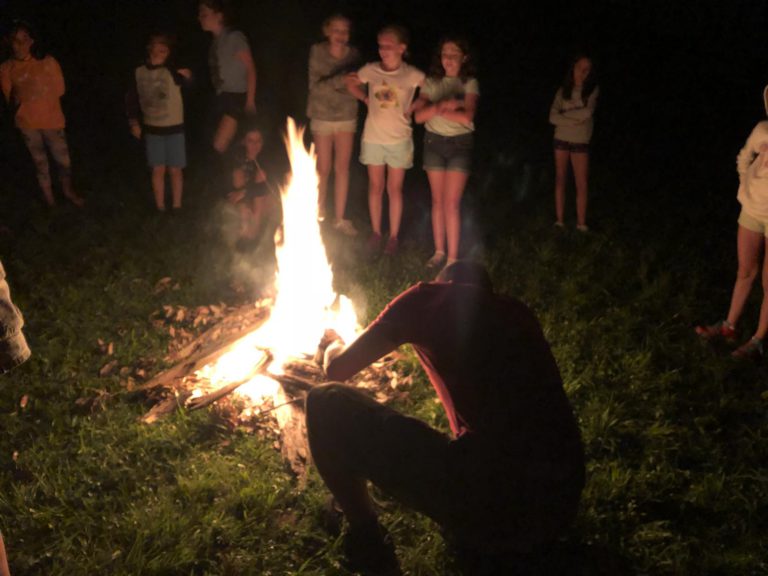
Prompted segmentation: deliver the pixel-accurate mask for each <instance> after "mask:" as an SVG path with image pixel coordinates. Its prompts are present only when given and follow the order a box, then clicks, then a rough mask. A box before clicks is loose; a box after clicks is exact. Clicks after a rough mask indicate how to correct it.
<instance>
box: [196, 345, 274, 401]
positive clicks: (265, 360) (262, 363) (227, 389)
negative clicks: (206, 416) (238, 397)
mask: <svg viewBox="0 0 768 576" xmlns="http://www.w3.org/2000/svg"><path fill="white" fill-rule="evenodd" d="M271 361H272V354H270V353H269V352H267V351H265V352H264V356H262V358H261V360H259V361H258V362H257V363H256V365H255V366H254V367H253V370H251V373H250V374H248V376H246V377H245V378H243V379H242V380H239V381H237V382H230V383H229V384H227V385H225V386H222V387H221V388H218V389H217V390H214V391H213V392H209V393H208V394H205V395H203V396H197V397H195V398H190V399H189V400H188V401H187V403H186V406H187V408H188V409H189V410H190V411H192V410H200V408H205V407H206V406H210V405H211V404H213V403H214V402H216V401H217V400H220V399H221V398H224V396H227V395H228V394H231V393H232V392H234V391H235V390H237V389H238V388H239V387H240V386H242V385H243V384H245V383H246V382H249V381H250V380H251V379H252V378H253V377H254V376H256V374H258V373H259V372H261V371H262V370H263V369H264V368H265V367H266V366H267V365H269V363H270V362H271Z"/></svg>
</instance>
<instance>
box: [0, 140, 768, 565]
mask: <svg viewBox="0 0 768 576" xmlns="http://www.w3.org/2000/svg"><path fill="white" fill-rule="evenodd" d="M83 156H85V154H83ZM606 160H607V159H606V158H604V159H603V161H604V165H608V162H607V161H606ZM727 161H728V165H727V167H728V168H730V166H731V164H730V162H731V160H730V158H728V159H727ZM548 168H549V167H548V165H545V164H543V163H540V164H536V163H534V164H533V165H528V167H527V168H526V167H525V166H524V165H523V163H522V162H521V163H518V164H515V163H514V162H513V163H511V164H509V165H508V166H507V167H506V168H503V169H502V167H500V166H499V165H498V162H496V161H495V160H494V157H493V156H492V155H491V154H488V155H487V156H486V157H485V158H484V159H483V162H482V163H481V164H480V167H479V168H478V171H477V172H478V174H477V176H476V178H475V180H474V181H473V183H472V185H471V187H470V190H469V191H468V194H467V198H466V202H465V214H466V217H467V221H466V223H465V229H466V230H467V234H466V237H467V239H468V242H467V246H466V250H467V253H468V254H471V255H472V256H474V257H477V258H479V259H481V260H483V261H484V262H486V263H487V264H488V266H489V268H490V270H491V271H492V275H493V278H494V281H495V282H496V285H497V288H498V289H499V290H500V291H502V292H505V293H508V294H511V295H514V296H516V297H518V298H520V299H522V300H523V301H524V302H526V303H528V304H529V305H530V306H531V307H532V308H533V309H534V310H535V312H536V313H537V314H538V316H539V318H540V320H541V323H542V325H543V327H544V330H545V333H546V335H547V337H548V339H549V340H550V342H551V344H552V347H553V350H554V353H555V356H556V358H557V360H558V363H559V366H560V369H561V372H562V375H563V379H564V382H565V387H566V390H567V393H568V395H569V397H570V399H571V401H572V403H573V406H574V410H575V412H576V414H577V416H578V419H579V423H580V426H581V430H582V434H583V439H584V443H585V446H586V452H587V457H588V480H587V486H586V489H585V492H584V495H583V502H582V507H581V511H580V514H579V516H578V519H577V522H576V525H575V526H574V528H573V530H572V531H571V533H570V534H569V538H568V541H567V542H564V543H563V544H562V546H561V548H560V549H558V550H556V551H555V552H553V557H554V558H553V559H550V560H551V563H552V565H553V566H559V567H560V573H564V574H583V575H593V574H594V575H598V574H600V575H603V574H605V575H609V574H638V575H640V574H646V575H653V576H656V575H673V574H697V575H704V574H712V575H715V574H717V575H728V576H736V575H759V574H766V573H768V509H766V503H767V502H768V467H766V465H765V462H768V419H767V418H766V414H767V413H766V408H767V407H768V404H767V402H768V396H766V390H767V389H768V388H766V382H768V378H766V376H767V375H768V372H767V371H766V367H765V366H764V365H762V366H761V365H754V364H739V363H735V362H734V361H732V360H731V359H730V358H728V355H727V354H725V353H723V351H717V350H711V349H709V348H706V347H704V346H702V345H701V344H700V343H699V342H698V341H697V339H696V337H695V336H694V334H693V331H692V326H693V325H694V324H695V323H697V322H701V321H711V320H715V319H717V318H718V317H719V316H721V315H722V314H723V313H724V311H725V307H726V306H727V301H728V296H729V291H730V287H731V284H732V276H733V273H734V270H735V262H734V261H733V256H732V254H733V253H734V237H733V234H732V231H733V227H734V226H733V222H734V221H735V218H734V214H732V213H731V212H732V211H733V210H731V212H729V211H728V210H724V209H723V206H724V205H725V204H726V200H724V199H727V202H728V204H727V205H728V207H729V209H731V208H733V206H732V205H733V204H734V203H733V200H732V197H733V195H734V192H735V190H732V189H730V188H729V189H728V190H727V191H719V195H712V194H710V195H703V196H702V197H701V198H700V199H699V201H697V202H696V203H695V205H694V206H693V209H692V208H691V203H690V202H689V201H687V200H685V199H684V198H683V197H681V196H680V195H679V194H675V193H674V191H675V190H688V191H691V190H694V189H696V188H697V187H701V186H703V185H704V182H705V181H706V179H707V175H706V174H700V175H698V176H696V177H695V178H694V177H692V178H691V180H689V181H686V180H681V179H678V180H675V181H669V182H667V183H666V185H665V186H658V185H657V183H658V181H659V175H658V174H644V175H642V177H637V175H634V176H632V175H631V173H630V172H629V171H628V170H626V169H625V168H622V167H621V165H620V164H618V163H616V164H615V165H614V168H612V170H613V171H608V169H607V168H605V167H603V168H600V166H599V164H598V165H597V166H596V168H595V171H594V175H593V194H592V215H593V227H594V231H593V232H591V233H590V234H588V235H586V236H583V235H579V234H577V233H576V232H574V231H572V230H571V231H565V232H562V233H558V232H557V231H555V230H553V229H552V226H551V223H552V222H551V217H550V211H551V206H550V202H551V200H550V186H551V183H550V179H551V177H550V176H549V170H548ZM81 170H82V172H83V173H85V174H87V175H88V176H87V177H86V178H85V180H86V181H87V186H86V187H88V188H90V190H89V192H88V194H89V200H90V205H89V207H88V208H87V209H86V210H85V211H84V212H82V213H81V212H78V211H76V210H74V209H73V208H70V207H68V206H61V207H59V208H58V209H57V210H56V211H54V212H52V213H45V212H43V211H42V208H38V207H37V206H36V205H34V200H33V199H32V198H31V197H30V196H29V195H28V194H26V193H24V192H23V191H20V190H18V189H17V188H13V185H12V184H11V183H8V182H6V183H5V184H3V190H4V192H5V193H4V195H3V200H2V208H1V209H0V210H1V211H0V214H3V216H2V218H3V219H5V220H6V221H4V222H2V223H3V224H5V225H6V226H8V227H9V228H10V231H9V232H8V233H6V234H4V235H2V236H0V255H1V256H2V260H3V264H4V265H5V267H6V271H7V273H8V276H9V281H10V284H11V287H12V293H13V296H14V299H15V301H16V303H17V305H18V306H19V307H20V308H21V309H22V310H23V311H24V314H25V317H26V320H27V326H26V334H27V337H28V340H29V342H30V345H31V347H32V349H33V353H34V355H33V358H32V359H31V360H30V361H29V362H27V363H26V364H25V365H23V366H22V367H20V368H18V369H17V370H16V371H14V372H12V373H10V374H8V375H5V376H3V377H2V378H0V422H1V424H0V427H1V429H2V434H0V529H2V532H3V533H4V534H5V536H6V541H7V546H8V550H9V556H10V561H11V568H12V572H13V573H14V574H17V575H26V574H34V575H43V574H45V575H64V574H66V575H69V576H71V575H86V574H87V575H93V574H156V575H161V574H179V575H181V574H200V575H202V574H212V575H213V574H217V575H229V574H273V575H278V574H280V575H282V574H316V575H321V574H338V575H343V574H345V573H346V572H345V571H344V570H343V569H342V568H340V565H339V560H340V548H339V542H338V541H337V540H336V539H334V538H332V537H329V536H328V534H326V533H325V532H324V531H323V529H322V527H321V523H320V521H319V517H320V509H321V505H322V503H323V501H324V499H325V497H326V492H325V491H324V488H323V486H322V484H321V482H320V481H319V479H318V477H317V475H316V474H315V473H314V472H312V473H310V477H309V482H308V485H307V486H306V488H304V489H300V488H299V485H298V484H297V482H296V480H295V478H294V477H293V476H292V475H291V474H290V473H289V472H288V470H287V469H286V467H285V465H284V464H283V462H282V461H281V458H280V455H279V453H278V452H277V451H276V450H275V449H274V447H273V443H272V440H271V439H268V438H263V437H261V436H259V435H253V434H247V433H245V432H242V431H235V432H232V431H231V430H230V429H229V428H228V427H227V426H225V425H223V424H222V422H220V421H219V420H217V418H216V417H215V414H214V413H212V412H210V413H208V412H204V411H203V412H198V413H194V414H192V415H189V414H182V413H179V414H177V415H174V416H172V417H171V418H169V419H167V420H166V421H164V422H162V423H160V424H157V425H155V426H151V427H149V426H146V425H144V424H141V423H139V422H138V418H139V416H140V415H141V414H143V412H144V411H145V410H146V408H147V407H146V406H144V405H142V404H141V403H139V402H136V401H135V399H132V397H130V396H128V395H126V394H125V393H124V392H123V388H122V387H121V385H120V381H119V377H118V376H116V375H115V376H108V377H99V375H98V372H99V369H100V368H101V366H102V365H103V363H104V356H103V354H102V353H101V352H100V351H99V349H98V345H97V341H98V340H99V339H101V340H103V341H105V342H113V343H114V355H115V358H116V359H117V360H118V361H119V363H120V365H121V366H123V365H131V364H132V363H135V362H139V361H140V360H141V361H142V362H149V364H148V366H149V368H150V370H154V371H156V370H158V369H159V368H160V366H161V365H160V359H162V358H163V356H164V355H165V353H166V350H167V345H168V335H167V333H164V332H161V331H158V330H157V329H155V328H154V327H153V326H152V324H151V322H150V321H149V317H150V315H151V314H152V313H153V312H155V311H157V310H158V309H160V308H161V307H162V306H163V305H174V306H175V305H185V306H198V305H205V304H215V303H219V302H230V303H231V302H233V301H234V300H235V298H237V296H236V295H235V294H234V293H233V292H232V291H231V290H230V289H229V288H228V286H229V282H230V280H231V275H232V274H231V271H232V267H231V262H232V255H231V254H230V253H229V252H228V251H227V250H226V248H225V246H224V245H223V243H222V241H221V238H220V234H219V230H218V229H217V226H216V224H215V222H216V221H217V220H216V217H215V214H216V211H215V209H214V208H213V199H212V198H211V197H210V196H208V195H206V194H205V193H203V191H202V190H203V185H202V180H203V176H202V174H201V173H200V172H198V173H197V174H195V173H191V174H190V178H189V183H188V198H189V202H188V208H187V209H186V211H185V212H184V213H183V214H181V215H179V216H177V217H173V218H160V217H158V216H157V215H155V214H153V213H152V212H151V211H150V209H149V207H148V205H149V199H148V194H147V193H146V192H145V186H146V184H147V183H146V180H143V179H142V177H141V176H140V174H141V172H140V170H139V171H137V170H132V169H130V166H129V167H128V168H125V167H122V171H121V167H120V166H118V165H117V163H116V162H115V163H113V164H104V165H103V166H101V167H97V166H96V162H95V161H94V162H93V164H88V162H87V161H86V160H83V161H82V163H81ZM526 170H528V174H527V175H526ZM414 172H417V171H414ZM491 174H492V175H494V178H491V179H488V178H483V176H487V175H491ZM412 177H413V178H414V181H417V180H418V179H419V178H421V177H422V176H421V175H420V174H414V175H413V176H412ZM420 185H421V186H422V187H423V182H422V183H421V184H420ZM522 186H528V187H529V190H527V193H526V194H523V193H522V192H521V190H520V188H521V187H522ZM731 186H733V182H731ZM362 192H363V189H362V188H359V186H358V189H356V190H355V191H354V193H356V194H358V198H362ZM521 196H526V198H524V199H522V200H520V201H518V200H516V198H518V197H521ZM688 197H689V198H690V195H689V196H688ZM358 204H360V203H358ZM733 209H735V208H733ZM362 214H364V212H362V211H359V210H358V212H357V213H356V217H357V221H358V223H359V224H360V225H361V226H362V225H364V224H365V220H364V219H363V218H362V217H361V215H362ZM662 215H663V216H662ZM411 216H412V218H411V228H410V229H407V230H406V241H405V246H404V250H403V252H402V254H400V255H399V256H398V257H397V259H396V260H395V261H394V262H383V261H382V262H377V263H373V264H364V263H362V262H361V261H360V259H359V254H358V251H357V250H356V249H354V248H353V249H350V247H349V245H346V244H345V243H343V242H338V241H336V242H334V243H333V252H332V257H333V259H334V260H335V262H336V263H337V280H338V283H339V288H340V289H341V290H342V291H344V292H347V293H349V294H351V295H352V296H353V297H354V298H355V301H356V303H357V304H358V305H359V306H360V309H361V311H362V313H363V316H364V319H366V320H369V319H371V318H372V317H373V316H374V315H375V314H376V313H377V312H378V310H379V309H380V308H381V307H382V306H383V305H384V304H385V303H386V302H387V301H388V300H389V299H390V298H391V297H392V296H394V295H395V294H396V293H398V292H399V291H400V290H402V289H403V288H405V287H406V286H408V285H410V284H412V283H413V282H415V281H418V280H424V279H427V278H428V274H427V273H426V271H425V270H424V269H423V266H422V264H423V262H424V261H425V260H426V258H427V257H428V255H429V245H428V242H427V240H426V237H425V236H426V235H425V228H424V226H423V225H422V226H419V225H418V223H419V222H420V220H419V218H418V217H417V215H416V216H415V215H414V214H412V215H411ZM707 226H711V227H714V228H715V229H719V230H725V231H727V233H723V234H718V235H707V234H703V233H702V230H706V229H707ZM359 242H362V241H359ZM257 270H258V269H257ZM164 277H171V278H172V279H173V280H174V282H177V283H178V285H179V288H178V290H169V291H164V292H161V293H159V294H156V293H155V291H154V289H153V288H154V286H155V284H156V283H157V282H158V280H160V279H161V278H164ZM756 292H759V290H757V291H756ZM755 296H757V294H756V295H755ZM758 302H759V301H758V299H757V298H756V297H755V298H753V299H752V300H751V301H750V305H749V307H748V310H747V314H746V315H745V322H744V331H743V334H742V336H743V337H746V336H747V335H748V331H749V329H751V328H753V327H754V322H755V321H756V318H757V306H758ZM153 359H154V360H155V361H156V363H155V365H154V366H153V365H152V364H151V361H152V360H153ZM401 369H402V371H403V372H404V373H407V374H411V373H412V374H413V375H414V384H413V390H412V391H411V393H410V395H409V397H408V399H407V400H404V401H402V402H401V403H400V406H399V407H400V408H402V409H403V410H405V411H407V412H408V413H411V414H415V415H418V416H419V417H421V418H423V419H425V420H427V421H428V422H430V423H432V424H434V425H435V426H438V427H441V428H443V429H446V421H445V418H444V416H443V414H442V412H441V410H440V409H439V406H438V405H437V404H436V403H435V402H434V400H433V395H432V393H431V391H430V388H429V384H428V382H427V381H426V379H425V378H424V376H423V374H422V373H421V371H420V369H419V368H418V366H417V363H416V362H415V361H414V359H413V358H410V360H408V361H405V362H403V364H402V366H401ZM103 392H107V393H109V394H110V395H111V396H110V397H109V399H108V400H107V401H106V402H105V403H104V404H103V405H101V404H98V403H97V404H96V405H95V407H94V406H82V405H79V404H78V403H77V400H78V399H80V398H92V397H95V396H99V395H100V394H103ZM379 500H380V501H381V502H382V507H383V510H382V517H383V522H384V523H385V524H386V525H387V526H388V528H389V530H390V532H391V533H392V535H393V537H394V539H395V541H396V544H397V550H398V554H399V556H400V558H401V563H402V566H403V569H404V570H405V571H406V572H407V573H409V574H414V575H416V574H419V575H433V574H435V575H436V574H447V575H452V574H457V573H458V572H457V569H456V567H455V566H454V563H453V560H452V559H451V557H450V555H449V554H447V551H446V548H445V545H444V543H443V540H442V539H441V537H440V535H439V531H438V530H437V529H436V527H435V526H434V525H433V524H431V523H430V522H429V521H427V520H425V519H424V518H422V517H420V516H418V515H416V514H413V513H411V512H409V511H407V510H405V509H402V508H400V507H399V506H397V505H396V504H395V503H393V502H391V501H388V500H387V499H386V498H385V497H384V496H381V495H380V496H379Z"/></svg>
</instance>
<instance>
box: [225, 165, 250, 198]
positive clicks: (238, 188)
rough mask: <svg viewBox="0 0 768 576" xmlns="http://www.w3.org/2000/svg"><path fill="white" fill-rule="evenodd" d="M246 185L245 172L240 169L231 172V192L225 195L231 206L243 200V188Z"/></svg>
mask: <svg viewBox="0 0 768 576" xmlns="http://www.w3.org/2000/svg"><path fill="white" fill-rule="evenodd" d="M247 183H248V182H247V177H246V175H245V170H243V169H242V168H235V169H234V170H233V171H232V190H231V191H230V192H229V193H228V194H227V200H229V201H230V202H231V203H232V204H237V203H238V202H240V201H241V200H242V199H243V198H245V187H246V184H247Z"/></svg>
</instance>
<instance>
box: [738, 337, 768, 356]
mask: <svg viewBox="0 0 768 576" xmlns="http://www.w3.org/2000/svg"><path fill="white" fill-rule="evenodd" d="M731 356H732V357H734V358H736V359H737V360H760V359H761V358H762V357H763V341H762V340H760V338H755V337H752V338H750V339H749V340H748V341H747V342H745V343H744V344H742V345H741V346H739V347H738V348H736V350H734V351H733V352H731Z"/></svg>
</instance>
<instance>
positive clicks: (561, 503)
mask: <svg viewBox="0 0 768 576" xmlns="http://www.w3.org/2000/svg"><path fill="white" fill-rule="evenodd" d="M307 430H308V432H309V440H310V448H311V447H312V441H313V438H316V437H317V435H323V434H325V435H328V436H326V438H327V439H331V440H332V445H334V446H336V447H337V450H336V453H335V458H337V459H338V458H342V459H343V461H344V465H345V467H346V468H348V469H351V470H354V471H355V472H356V473H357V474H359V475H360V476H361V477H364V478H367V479H369V480H371V481H372V482H373V483H374V484H375V485H376V486H378V487H379V488H380V489H382V490H383V491H384V492H386V493H388V494H390V495H391V496H393V497H395V498H396V499H398V500H399V501H401V502H402V503H404V504H406V505H407V506H409V507H411V508H414V509H415V510H418V511H420V512H422V513H424V514H426V515H428V516H430V517H431V518H432V519H433V520H435V521H436V522H438V523H439V524H440V525H442V526H443V527H444V528H445V529H446V530H448V532H449V533H450V534H451V535H452V536H454V537H455V538H457V539H458V540H459V541H461V542H462V543H464V544H465V545H469V546H473V547H482V548H486V549H487V548H491V549H498V550H519V551H523V552H527V551H530V550H531V549H533V548H535V547H536V546H538V545H540V544H544V543H546V542H548V541H551V540H552V539H554V538H556V537H557V536H558V535H559V534H560V533H561V532H562V530H564V528H565V527H566V526H567V525H568V524H569V523H570V522H571V521H572V519H573V517H574V516H575V514H576V507H577V505H578V501H579V496H580V494H581V489H582V487H583V482H584V478H583V467H582V466H580V465H578V464H577V465H575V466H571V467H567V468H568V469H567V471H566V472H565V474H564V473H563V464H562V463H554V464H550V463H546V462H535V463H531V462H529V461H522V460H519V459H518V460H515V459H512V458H510V457H509V456H507V455H504V454H502V453H501V452H500V451H499V450H498V449H497V448H496V447H494V446H493V445H492V443H490V442H486V441H484V440H483V439H482V438H479V437H477V436H474V435H464V436H462V437H461V438H459V439H457V440H451V439H450V438H449V437H448V436H446V435H445V434H442V433H440V432H438V431H437V430H434V429H433V428H430V427H429V426H428V425H427V424H425V423H424V422H422V421H420V420H417V419H415V418H411V417H409V416H405V415H403V414H400V413H399V412H397V411H395V410H393V409H391V408H388V407H387V406H384V405H382V404H379V403H378V402H375V401H374V400H372V399H371V398H369V397H368V396H367V395H365V394H364V393H363V392H361V391H360V390H358V389H356V388H353V387H350V386H345V385H342V384H328V385H325V386H320V387H317V388H314V389H313V390H312V391H311V392H310V393H309V395H308V397H307Z"/></svg>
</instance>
